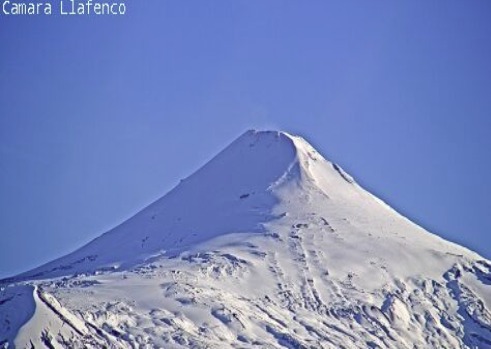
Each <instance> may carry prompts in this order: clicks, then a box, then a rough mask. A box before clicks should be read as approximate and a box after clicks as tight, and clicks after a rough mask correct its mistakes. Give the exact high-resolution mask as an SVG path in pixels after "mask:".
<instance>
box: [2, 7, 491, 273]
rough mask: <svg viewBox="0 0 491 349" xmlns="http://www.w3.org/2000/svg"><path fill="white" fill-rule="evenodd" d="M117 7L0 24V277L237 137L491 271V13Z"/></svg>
mask: <svg viewBox="0 0 491 349" xmlns="http://www.w3.org/2000/svg"><path fill="white" fill-rule="evenodd" d="M54 1H59V0H52V2H54ZM126 4H127V8H128V9H127V14H126V15H125V16H122V17H77V18H73V17H70V18H67V17H66V16H65V17H64V16H55V15H53V16H51V17H49V16H38V17H31V18H27V17H12V16H11V17H8V16H0V277H1V276H7V275H11V274H15V273H17V272H21V271H24V270H26V269H29V268H31V267H35V266H37V265H39V264H41V263H43V262H47V261H49V260H51V259H53V258H55V257H59V256H61V255H63V254H65V253H67V252H70V251H71V250H73V249H75V248H77V247H79V246H81V245H82V244H83V243H86V242H88V241H89V240H91V239H92V238H95V237H96V236H98V235H100V234H101V233H103V232H105V231H106V230H108V229H110V228H111V227H113V226H114V225H116V224H118V223H120V222H122V221H123V220H125V219H126V218H129V217H130V216H131V215H132V214H134V213H135V212H136V211H138V210H140V209H141V208H143V207H144V206H146V205H147V204H149V203H150V202H152V201H153V200H155V199H157V198H159V197H160V196H162V195H163V194H165V193H166V192H167V191H168V190H169V189H171V188H172V187H173V186H174V185H176V184H177V183H178V181H179V180H180V179H181V178H183V177H185V176H188V175H189V174H190V173H191V172H193V171H194V170H196V169H197V168H198V167H200V166H201V165H202V164H204V163H205V162H206V161H207V160H209V159H210V158H211V157H212V156H213V155H215V154H216V153H217V152H218V151H220V150H221V149H222V148H223V147H225V146H226V145H228V143H229V142H231V141H232V140H233V139H234V138H236V137H237V136H238V135H240V134H241V133H242V132H243V131H245V130H246V129H249V128H260V129H281V130H286V131H289V132H292V133H298V134H301V135H303V136H304V137H306V138H307V139H308V140H309V141H310V142H311V143H312V144H313V145H314V146H315V147H317V149H318V150H319V151H320V152H321V153H323V154H324V155H325V156H326V157H327V158H329V159H331V160H333V161H335V162H337V163H339V164H340V165H341V166H342V167H344V168H345V169H346V170H347V171H348V172H349V173H351V174H352V175H353V176H354V177H355V178H356V179H357V180H358V182H360V183H361V184H362V185H364V186H365V187H366V188H368V189H369V190H370V191H372V192H373V193H375V194H376V195H378V196H380V197H381V198H383V199H384V200H386V201H387V202H388V203H389V204H391V205H392V206H394V207H395V208H396V209H398V210H399V211H400V212H402V213H403V214H405V215H406V216H408V217H410V218H411V219H413V220H415V221H416V222H418V223H419V224H421V225H422V226H423V227H425V228H427V229H429V230H430V231H432V232H435V233H437V234H439V235H441V236H443V237H445V238H447V239H450V240H452V241H456V242H459V243H461V244H463V245H465V246H467V247H470V248H472V249H474V250H477V251H478V252H479V253H481V254H482V255H484V256H486V257H487V258H491V209H490V206H491V205H490V198H491V135H490V133H491V2H490V1H487V0H476V1H474V0H473V1H461V0H459V1H456V0H449V1H428V0H418V1H414V0H412V1H388V0H387V1H346V0H338V1H326V0H322V1H315V0H313V1H286V0H281V1H277V0H268V1H262V0H234V1H230V0H199V1H180V0H126Z"/></svg>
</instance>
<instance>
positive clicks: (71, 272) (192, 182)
mask: <svg viewBox="0 0 491 349" xmlns="http://www.w3.org/2000/svg"><path fill="white" fill-rule="evenodd" d="M1 282H2V285H3V286H2V289H1V292H0V343H1V344H0V347H1V346H2V345H3V346H4V347H10V346H13V345H14V346H15V347H18V348H30V347H31V346H34V347H36V348H42V347H48V348H64V347H70V348H82V347H89V348H92V347H93V348H100V347H103V346H107V347H114V348H154V347H162V348H227V347H234V348H491V312H490V309H491V262H489V261H487V260H484V259H483V258H482V257H480V256H479V255H477V254H475V253H473V252H471V251H469V250H467V249H465V248H463V247H460V246H458V245H455V244H453V243H450V242H447V241H445V240H443V239H441V238H439V237H437V236H435V235H433V234H430V233H428V232H427V231H425V230H424V229H422V228H421V227H419V226H417V225H416V224H414V223H412V222H411V221H409V220H407V219H406V218H404V217H403V216H401V215H400V214H398V213H397V212H395V211H394V210H393V209H391V208H390V207H389V206H387V205H386V204H385V203H383V202H382V201H380V200H379V199H377V198H376V197H374V196H372V195H371V194H370V193H368V192H366V191H365V190H364V189H362V188H361V187H360V186H359V185H358V184H356V182H355V181H354V180H353V178H351V177H350V176H349V175H348V174H346V173H345V172H344V171H343V170H342V169H341V168H340V167H339V166H338V165H335V164H333V163H331V162H329V161H327V160H325V159H324V158H323V157H322V156H321V155H320V154H319V153H317V152H316V151H315V149H313V148H312V147H311V146H310V145H309V144H308V143H307V142H306V141H305V140H303V139H302V138H300V137H295V136H291V135H289V134H287V133H283V132H256V131H249V132H247V133H245V134H244V135H242V136H241V137H240V138H239V139H237V140H236V141H235V142H233V143H232V144H231V145H230V146H229V147H227V148H226V149H225V150H224V151H222V152H221V153H220V154H219V155H217V156H216V157H215V158H214V159H213V160H211V161H210V162H209V163H208V164H206V165H205V166H204V167H203V168H201V169H200V170H198V171H197V172H196V173H194V174H193V175H192V176H190V177H189V178H187V179H185V180H183V181H182V182H181V183H180V184H179V185H178V186H177V187H176V188H174V189H173V190H172V191H171V192H169V193H168V194H167V195H166V196H164V197H163V198H161V199H160V200H158V201H156V202H155V203H153V204H152V205H150V206H149V207H147V208H145V209H144V210H143V211H141V212H140V213H138V214H137V215H135V216H134V217H132V218H131V219H129V220H128V221H126V222H125V223H123V224H121V225H120V226H118V227H116V228H114V229H113V230H111V231H109V232H107V233H106V234H104V235H102V236H101V237H99V238H97V239H95V240H93V241H92V242H90V243H89V244H87V245H86V246H84V247H82V248H80V249H79V250H77V251H75V252H73V253H71V254H69V255H67V256H65V257H62V258H60V259H57V260H55V261H53V262H51V263H48V264H46V265H43V266H41V267H39V268H36V269H34V270H32V271H29V272H26V273H24V274H21V275H18V276H16V277H13V278H9V279H5V280H2V281H1Z"/></svg>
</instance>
